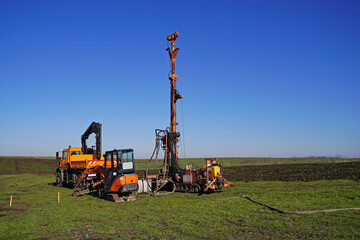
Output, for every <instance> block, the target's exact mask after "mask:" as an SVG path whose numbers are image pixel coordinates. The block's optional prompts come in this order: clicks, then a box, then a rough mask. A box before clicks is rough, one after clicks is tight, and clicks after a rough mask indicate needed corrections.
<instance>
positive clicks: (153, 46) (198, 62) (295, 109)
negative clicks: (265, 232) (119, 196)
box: [0, 0, 360, 158]
mask: <svg viewBox="0 0 360 240" xmlns="http://www.w3.org/2000/svg"><path fill="white" fill-rule="evenodd" d="M359 12H360V1H356V0H353V1H347V0H341V1H340V0H339V1H285V0H284V1H250V0H249V1H12V0H9V1H5V0H2V1H1V2H0V91H1V94H0V136H1V138H0V155H17V156H19V155H28V156H53V155H54V154H55V152H56V151H59V150H62V149H63V148H66V147H67V146H68V145H72V146H80V137H81V135H82V133H83V132H84V131H85V130H86V128H87V127H88V126H89V125H90V123H91V122H92V121H97V122H100V123H102V124H103V150H110V149H113V148H130V147H131V148H134V149H135V156H136V157H137V158H148V157H150V155H151V153H152V150H153V147H154V143H155V142H154V140H155V139H154V130H155V129H156V128H160V129H165V128H166V127H168V126H169V121H170V120H169V118H170V117H169V111H170V110H169V108H170V107H169V86H170V84H169V80H168V78H167V76H168V71H169V70H170V67H169V59H168V54H167V52H166V51H165V49H166V48H167V46H168V43H167V41H166V36H167V35H169V34H172V33H173V32H174V31H178V32H179V37H178V40H177V41H176V45H177V47H179V48H180V52H179V55H178V57H177V59H176V60H177V74H178V76H179V77H180V80H179V82H178V86H179V87H180V86H181V89H179V90H180V92H181V93H182V94H183V95H184V99H183V100H182V101H181V102H182V107H181V105H180V104H178V110H179V111H178V116H179V121H178V122H179V130H180V132H181V134H183V133H184V134H183V135H182V137H184V138H182V139H181V140H182V141H181V145H184V146H185V147H183V148H182V149H180V153H181V156H183V152H184V149H185V156H186V157H239V156H240V157H248V156H252V157H293V156H309V155H315V156H336V155H341V156H344V157H355V156H356V154H359V156H360V27H359V25H360V14H359ZM179 102H180V101H179ZM181 109H182V110H181ZM182 113H183V114H182ZM182 116H183V117H182ZM89 140H90V141H89V143H93V142H94V137H93V136H91V137H90V139H89Z"/></svg>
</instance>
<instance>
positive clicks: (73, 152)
mask: <svg viewBox="0 0 360 240" xmlns="http://www.w3.org/2000/svg"><path fill="white" fill-rule="evenodd" d="M72 155H80V151H71V156H72Z"/></svg>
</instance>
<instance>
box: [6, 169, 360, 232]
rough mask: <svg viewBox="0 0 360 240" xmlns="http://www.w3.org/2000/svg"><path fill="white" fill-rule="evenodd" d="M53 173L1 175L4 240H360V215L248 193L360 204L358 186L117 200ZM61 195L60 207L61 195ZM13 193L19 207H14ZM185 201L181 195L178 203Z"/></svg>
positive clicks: (274, 186)
mask: <svg viewBox="0 0 360 240" xmlns="http://www.w3.org/2000/svg"><path fill="white" fill-rule="evenodd" d="M53 180H54V177H53V176H48V175H45V176H36V175H32V174H22V175H20V176H16V175H3V176H0V181H1V183H2V184H1V186H0V192H1V194H0V206H1V211H0V216H1V217H0V223H1V230H0V239H114V238H115V239H116V238H119V239H120V238H122V239H184V238H186V239H305V238H308V239H317V238H322V239H336V238H337V239H339V238H347V239H356V238H359V237H360V221H359V220H360V212H359V211H338V212H333V213H316V214H309V215H287V214H279V213H277V212H274V211H271V210H269V209H267V208H264V207H262V206H260V205H257V204H254V203H251V202H250V201H248V200H246V199H244V198H233V199H228V200H221V199H223V198H228V197H234V196H241V195H243V194H245V195H247V196H250V197H252V198H253V199H255V200H258V201H261V202H264V203H267V204H269V205H271V206H274V207H277V208H280V209H283V210H318V209H333V208H345V207H347V208H351V207H359V206H360V184H359V182H356V181H351V180H336V181H316V182H248V183H243V182H236V183H235V186H234V187H232V188H226V189H224V190H223V191H222V192H217V193H213V194H203V195H201V197H202V198H205V199H209V200H204V199H193V198H183V197H184V196H188V197H198V196H197V195H194V194H184V193H175V194H172V195H168V196H169V197H147V196H138V200H137V201H135V202H125V203H113V202H109V201H106V200H102V199H98V198H97V197H94V196H91V195H85V196H82V197H78V198H74V197H72V196H70V193H71V192H72V190H71V189H67V188H58V187H55V186H52V185H48V183H53ZM58 192H60V202H57V194H58ZM10 195H13V206H11V207H10V206H9V198H10ZM177 197H180V198H177Z"/></svg>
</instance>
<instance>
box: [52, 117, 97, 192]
mask: <svg viewBox="0 0 360 240" xmlns="http://www.w3.org/2000/svg"><path fill="white" fill-rule="evenodd" d="M101 127H102V125H101V124H100V123H96V122H92V123H91V124H90V126H89V127H88V129H87V130H86V131H85V132H84V134H83V135H82V136H81V144H82V147H81V148H78V147H75V148H73V147H71V146H69V148H66V149H63V151H60V152H57V153H56V160H57V161H58V166H57V168H56V172H55V175H56V185H57V186H63V185H65V184H68V183H72V184H74V185H75V184H76V182H77V180H78V178H79V177H80V176H81V174H82V173H83V172H84V170H85V169H86V168H95V167H96V166H97V165H103V164H104V157H103V156H102V155H101ZM93 133H94V134H95V138H96V148H88V147H87V145H86V140H87V139H88V138H89V136H90V135H91V134H93ZM94 177H95V175H92V176H88V179H87V180H88V181H85V182H84V184H85V185H89V183H90V182H91V181H92V180H93V178H94Z"/></svg>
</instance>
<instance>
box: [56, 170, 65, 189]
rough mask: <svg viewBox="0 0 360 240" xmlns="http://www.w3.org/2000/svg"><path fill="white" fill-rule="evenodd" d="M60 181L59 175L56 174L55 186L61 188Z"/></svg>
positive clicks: (58, 173)
mask: <svg viewBox="0 0 360 240" xmlns="http://www.w3.org/2000/svg"><path fill="white" fill-rule="evenodd" d="M62 185H63V184H62V179H61V173H60V172H57V173H56V186H58V187H62Z"/></svg>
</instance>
